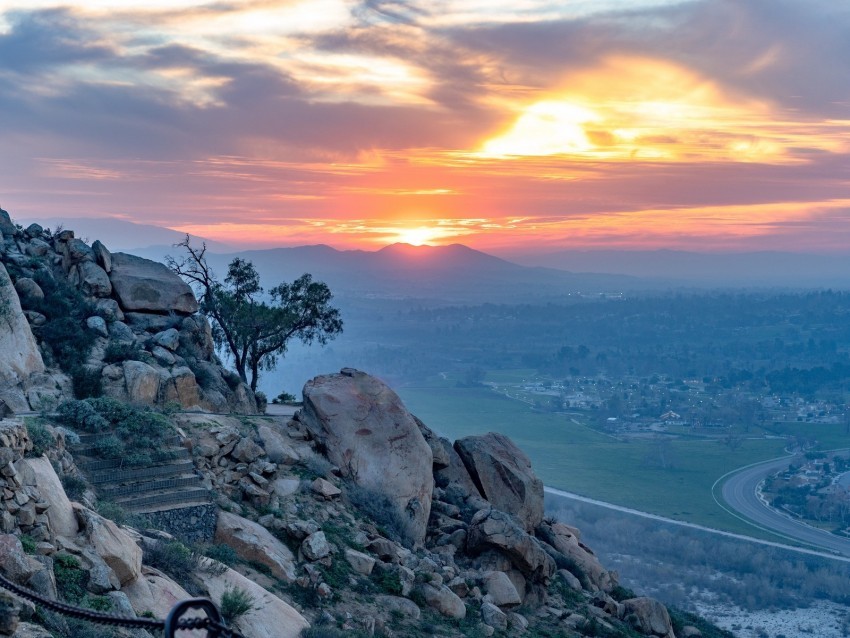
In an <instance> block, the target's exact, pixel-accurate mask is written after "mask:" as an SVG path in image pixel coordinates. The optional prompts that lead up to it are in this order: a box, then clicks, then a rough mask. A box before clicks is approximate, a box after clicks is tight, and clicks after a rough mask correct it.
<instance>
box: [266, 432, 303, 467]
mask: <svg viewBox="0 0 850 638" xmlns="http://www.w3.org/2000/svg"><path fill="white" fill-rule="evenodd" d="M257 436H259V437H260V441H262V444H263V447H264V448H265V450H266V456H268V457H269V461H271V462H272V463H277V464H279V465H294V464H296V463H298V461H300V460H301V457H300V456H298V453H297V452H296V451H295V450H294V449H293V448H292V446H291V445H289V444H288V443H287V442H286V439H284V437H283V435H282V434H280V433H279V432H277V431H276V430H273V429H272V428H270V427H269V426H267V425H259V426H257Z"/></svg>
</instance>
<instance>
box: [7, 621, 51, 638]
mask: <svg viewBox="0 0 850 638" xmlns="http://www.w3.org/2000/svg"><path fill="white" fill-rule="evenodd" d="M12 638H53V634H51V633H50V632H49V631H47V629H45V628H44V627H42V626H41V625H36V624H35V623H31V622H22V623H21V624H19V625H18V630H17V631H16V632H15V633H14V634H13V636H12Z"/></svg>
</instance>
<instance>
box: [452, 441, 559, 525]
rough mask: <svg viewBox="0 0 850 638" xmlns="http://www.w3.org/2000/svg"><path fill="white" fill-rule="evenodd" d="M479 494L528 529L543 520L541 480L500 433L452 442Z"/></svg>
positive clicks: (516, 448)
mask: <svg viewBox="0 0 850 638" xmlns="http://www.w3.org/2000/svg"><path fill="white" fill-rule="evenodd" d="M454 447H455V450H456V451H457V453H458V454H459V455H460V458H461V459H462V460H463V464H464V465H465V466H466V469H467V470H468V471H469V474H470V476H471V477H472V480H473V482H474V483H475V485H476V486H477V487H478V489H479V491H480V492H481V495H482V496H483V497H484V498H486V499H487V500H488V501H490V503H492V504H493V506H494V507H496V508H497V509H500V510H502V511H504V512H507V513H509V514H513V515H514V516H516V517H517V518H518V519H519V520H520V521H522V523H523V525H524V526H525V529H526V530H528V531H532V530H533V529H534V528H535V527H537V526H538V525H540V523H541V521H543V481H541V480H540V479H539V478H537V476H536V475H535V474H534V470H532V469H531V461H529V460H528V457H527V456H526V455H525V454H524V453H523V451H522V450H520V449H519V448H518V447H517V446H516V445H515V444H514V442H513V441H511V440H510V439H509V438H508V437H506V436H505V435H504V434H498V433H495V432H490V433H489V434H485V435H483V436H469V437H466V438H464V439H459V440H457V441H455V445H454Z"/></svg>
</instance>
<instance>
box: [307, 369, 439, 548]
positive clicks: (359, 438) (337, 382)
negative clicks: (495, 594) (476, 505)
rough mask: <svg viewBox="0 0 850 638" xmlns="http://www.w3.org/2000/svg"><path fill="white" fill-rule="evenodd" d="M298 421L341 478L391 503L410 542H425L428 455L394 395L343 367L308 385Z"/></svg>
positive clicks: (429, 484) (431, 486)
mask: <svg viewBox="0 0 850 638" xmlns="http://www.w3.org/2000/svg"><path fill="white" fill-rule="evenodd" d="M299 418H300V420H301V422H302V423H304V425H305V426H306V427H307V429H308V430H309V431H310V433H311V434H312V435H313V437H314V438H315V439H316V440H317V441H318V443H319V444H320V445H321V446H322V448H323V449H324V450H325V451H326V454H327V456H328V459H330V461H331V462H332V463H333V464H334V465H336V466H337V467H339V468H340V471H341V472H342V474H343V475H344V476H346V477H348V478H350V479H351V480H353V481H354V482H355V483H356V484H357V485H359V486H361V487H362V488H365V489H367V490H370V491H373V492H375V493H377V494H379V495H381V496H383V497H385V498H387V499H388V500H389V501H390V503H391V504H392V506H393V508H394V510H395V511H394V515H395V518H396V521H397V522H399V523H400V524H401V526H402V527H404V528H405V530H406V535H407V541H408V542H409V543H411V544H418V543H421V542H422V541H423V540H424V539H425V532H426V526H427V523H428V516H429V514H430V512H431V493H432V492H433V490H434V476H433V473H432V462H433V456H432V453H431V448H430V446H429V445H428V443H427V442H426V441H425V439H424V437H423V436H422V433H421V432H420V431H419V426H418V424H417V423H416V420H415V419H414V418H413V416H412V415H411V414H410V412H408V411H407V409H405V407H404V405H403V404H402V402H401V399H399V397H398V395H397V394H396V393H395V392H393V391H392V390H391V389H390V388H389V387H387V386H386V384H384V383H383V382H382V381H380V380H378V379H376V378H375V377H372V376H370V375H368V374H366V373H364V372H360V371H358V370H351V369H348V368H346V369H343V371H342V372H341V373H340V374H331V375H326V376H320V377H316V378H315V379H313V380H312V381H308V382H307V384H306V385H305V386H304V408H303V410H302V411H301V415H300V417H299Z"/></svg>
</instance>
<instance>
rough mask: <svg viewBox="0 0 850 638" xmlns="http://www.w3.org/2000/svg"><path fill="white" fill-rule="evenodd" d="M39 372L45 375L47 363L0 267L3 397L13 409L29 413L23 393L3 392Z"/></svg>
mask: <svg viewBox="0 0 850 638" xmlns="http://www.w3.org/2000/svg"><path fill="white" fill-rule="evenodd" d="M39 372H44V361H42V359H41V353H40V352H39V349H38V344H37V343H36V341H35V337H33V334H32V330H30V326H29V323H28V322H27V319H26V317H25V316H24V314H23V311H22V310H21V303H20V300H19V299H18V294H17V292H15V288H14V286H13V285H12V280H11V279H9V273H7V272H6V268H5V267H4V266H3V264H0V398H2V399H5V400H6V402H7V403H8V404H9V406H10V407H11V408H12V409H13V410H19V411H26V410H28V409H29V406H28V405H27V403H26V399H24V398H23V394H22V393H20V392H18V391H12V392H4V390H8V389H10V388H11V389H15V390H17V386H18V385H19V384H21V383H23V382H24V381H26V380H27V378H28V377H29V376H30V375H32V374H36V373H39Z"/></svg>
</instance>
